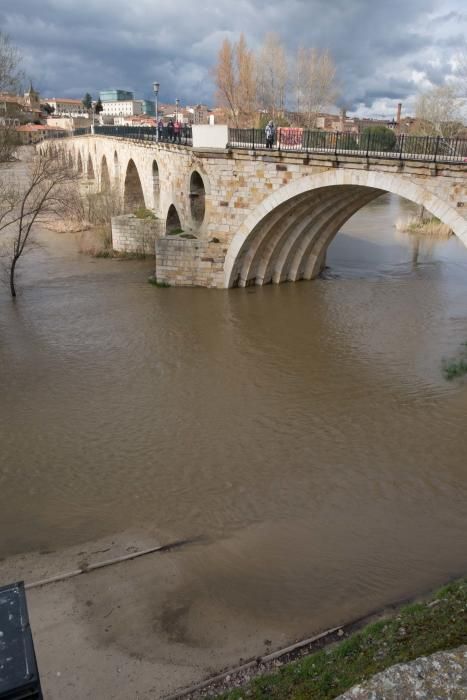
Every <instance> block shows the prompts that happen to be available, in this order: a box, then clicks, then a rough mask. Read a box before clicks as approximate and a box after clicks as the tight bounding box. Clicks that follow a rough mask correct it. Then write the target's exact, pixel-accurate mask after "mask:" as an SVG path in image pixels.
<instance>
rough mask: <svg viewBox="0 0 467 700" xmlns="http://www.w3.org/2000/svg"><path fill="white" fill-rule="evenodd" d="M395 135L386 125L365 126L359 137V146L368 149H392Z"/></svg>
mask: <svg viewBox="0 0 467 700" xmlns="http://www.w3.org/2000/svg"><path fill="white" fill-rule="evenodd" d="M396 141H397V137H396V134H395V133H394V131H392V129H388V128H387V126H367V127H366V129H364V130H363V132H362V135H361V138H360V148H361V149H362V150H365V151H366V150H367V149H369V150H370V151H392V150H393V148H394V146H395V145H396Z"/></svg>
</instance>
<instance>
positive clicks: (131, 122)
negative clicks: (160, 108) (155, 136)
mask: <svg viewBox="0 0 467 700" xmlns="http://www.w3.org/2000/svg"><path fill="white" fill-rule="evenodd" d="M114 124H115V125H116V126H153V127H155V126H157V122H156V118H155V117H152V116H151V115H148V114H137V115H134V116H131V117H115V118H114Z"/></svg>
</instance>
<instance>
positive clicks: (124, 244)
mask: <svg viewBox="0 0 467 700" xmlns="http://www.w3.org/2000/svg"><path fill="white" fill-rule="evenodd" d="M164 235H165V222H164V221H161V220H160V219H138V218H137V217H136V216H135V215H134V214H123V215H122V216H113V217H112V248H113V249H114V250H116V251H118V252H119V253H142V254H143V253H144V254H145V255H154V254H155V244H156V240H157V239H158V238H160V237H161V236H164Z"/></svg>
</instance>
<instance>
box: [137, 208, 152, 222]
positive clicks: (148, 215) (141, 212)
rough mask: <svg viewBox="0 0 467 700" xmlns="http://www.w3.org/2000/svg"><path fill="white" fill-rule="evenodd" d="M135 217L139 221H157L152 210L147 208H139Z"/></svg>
mask: <svg viewBox="0 0 467 700" xmlns="http://www.w3.org/2000/svg"><path fill="white" fill-rule="evenodd" d="M135 216H136V218H137V219H157V216H156V215H155V214H154V212H153V211H151V210H150V209H146V207H139V209H137V210H136V211H135Z"/></svg>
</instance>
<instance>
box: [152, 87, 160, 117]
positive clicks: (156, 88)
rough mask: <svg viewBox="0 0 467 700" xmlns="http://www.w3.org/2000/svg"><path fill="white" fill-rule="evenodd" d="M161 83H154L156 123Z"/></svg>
mask: <svg viewBox="0 0 467 700" xmlns="http://www.w3.org/2000/svg"><path fill="white" fill-rule="evenodd" d="M159 88H160V83H153V84H152V89H153V90H154V95H155V97H156V122H157V96H158V94H159Z"/></svg>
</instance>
